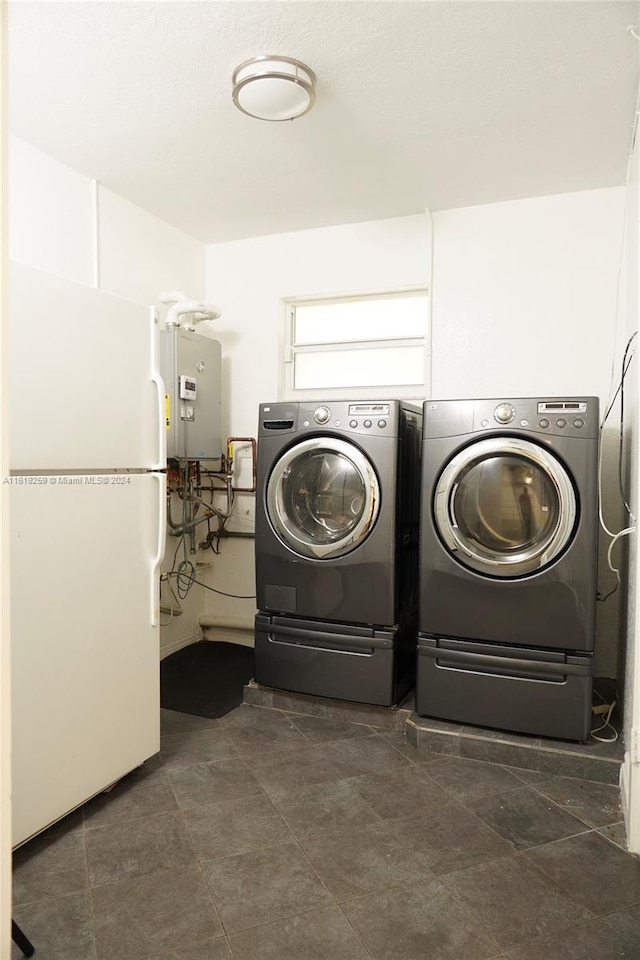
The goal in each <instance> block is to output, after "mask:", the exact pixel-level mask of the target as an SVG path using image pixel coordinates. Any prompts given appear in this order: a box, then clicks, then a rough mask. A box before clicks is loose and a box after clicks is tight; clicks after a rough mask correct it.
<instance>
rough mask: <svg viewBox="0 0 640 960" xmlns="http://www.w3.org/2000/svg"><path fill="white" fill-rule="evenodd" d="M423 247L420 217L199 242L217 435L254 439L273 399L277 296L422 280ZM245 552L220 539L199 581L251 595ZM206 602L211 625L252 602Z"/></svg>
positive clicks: (425, 229)
mask: <svg viewBox="0 0 640 960" xmlns="http://www.w3.org/2000/svg"><path fill="white" fill-rule="evenodd" d="M429 254H430V246H429V222H428V218H427V217H426V216H424V215H422V214H421V215H418V216H411V217H399V218H397V219H392V220H376V221H371V222H369V223H360V224H349V225H346V226H339V227H325V228H322V229H318V230H304V231H299V232H295V233H283V234H278V235H276V236H269V237H257V238H254V239H251V240H243V241H234V242H233V243H223V244H216V245H215V246H210V247H208V248H207V299H208V300H211V301H213V302H214V303H217V304H219V306H220V307H221V308H222V317H221V319H220V320H218V321H217V322H216V325H215V336H216V337H217V339H219V340H220V341H221V342H222V352H223V401H222V408H223V415H224V416H225V424H224V427H223V433H225V435H226V436H229V435H235V436H253V437H255V436H256V431H257V420H258V404H259V403H261V402H266V401H268V400H275V399H276V398H277V393H278V360H279V341H280V336H281V323H282V316H283V307H282V300H283V298H287V297H297V296H312V295H318V296H326V295H331V294H342V293H354V292H362V291H367V290H384V289H393V288H400V287H403V286H408V285H416V284H422V285H427V284H428V279H429V263H430V255H429ZM243 509H249V510H251V515H253V500H252V498H248V497H244V498H242V499H241V506H240V511H242V510H243ZM236 526H237V529H247V525H246V524H242V525H238V524H237V523H236ZM253 550H254V547H253V542H252V541H231V540H230V541H223V544H222V555H221V557H220V558H218V559H217V560H216V561H215V569H214V571H213V574H212V576H211V577H209V583H211V584H212V585H213V586H214V587H217V588H218V589H220V590H224V591H226V592H230V593H236V594H252V593H255V583H254V573H253ZM206 609H207V614H208V616H209V617H210V618H211V620H212V622H214V621H216V620H217V621H220V622H222V623H228V622H239V623H241V624H243V625H244V626H245V628H246V630H247V631H250V630H251V628H252V625H253V616H254V613H255V603H254V602H253V601H248V600H247V601H245V600H233V599H230V598H228V597H224V596H215V595H213V594H211V595H207V607H206Z"/></svg>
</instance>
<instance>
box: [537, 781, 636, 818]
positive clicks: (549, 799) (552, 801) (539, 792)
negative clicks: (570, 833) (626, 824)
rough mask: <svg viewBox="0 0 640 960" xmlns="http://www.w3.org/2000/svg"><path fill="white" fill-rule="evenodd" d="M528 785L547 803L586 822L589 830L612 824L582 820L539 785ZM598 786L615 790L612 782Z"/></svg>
mask: <svg viewBox="0 0 640 960" xmlns="http://www.w3.org/2000/svg"><path fill="white" fill-rule="evenodd" d="M581 782H585V783H593V782H597V781H581ZM530 786H531V789H532V790H534V791H535V792H536V793H538V794H540V796H541V797H544V798H545V800H548V801H549V803H552V804H554V806H556V807H558V809H559V810H563V811H564V812H565V813H568V814H569V815H570V816H572V817H575V819H576V820H579V821H580V822H581V823H584V824H586V825H587V826H588V827H589V829H591V830H598V829H600V827H609V826H611V825H612V824H611V823H602V824H600V825H599V826H596V825H595V824H592V823H589V822H588V821H587V820H583V818H582V817H580V816H579V815H578V814H577V813H574V812H573V810H567V808H566V807H565V806H563V804H561V803H558V801H557V800H555V799H554V798H553V797H549V796H548V795H547V794H546V793H544V792H543V791H542V790H541V789H540V787H539V785H537V784H535V783H532V784H531V785H530ZM599 786H602V787H605V786H611V787H612V789H614V790H615V787H614V786H613V784H605V783H602V784H599ZM619 794H620V791H619V790H618V795H619ZM620 812H621V813H622V810H621V811H620ZM612 823H620V821H619V820H614V821H612Z"/></svg>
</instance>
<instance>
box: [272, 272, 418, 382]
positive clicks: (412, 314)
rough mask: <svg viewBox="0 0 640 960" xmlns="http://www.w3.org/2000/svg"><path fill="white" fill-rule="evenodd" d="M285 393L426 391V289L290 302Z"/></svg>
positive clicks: (282, 378) (282, 380)
mask: <svg viewBox="0 0 640 960" xmlns="http://www.w3.org/2000/svg"><path fill="white" fill-rule="evenodd" d="M285 307H286V337H285V350H284V363H283V374H282V377H281V396H282V398H283V399H293V398H300V399H305V398H307V399H312V398H316V397H318V398H320V397H322V396H323V394H325V393H326V394H327V395H329V394H332V395H333V396H336V395H340V394H342V395H343V396H346V395H347V394H348V395H349V397H361V396H362V397H364V396H367V395H371V394H372V393H375V395H376V397H424V396H426V395H427V392H428V383H427V380H428V377H427V371H428V362H427V361H428V353H429V351H428V310H427V293H426V290H424V289H420V290H404V291H402V292H398V293H380V294H367V295H362V296H350V297H342V298H332V299H326V300H288V301H285Z"/></svg>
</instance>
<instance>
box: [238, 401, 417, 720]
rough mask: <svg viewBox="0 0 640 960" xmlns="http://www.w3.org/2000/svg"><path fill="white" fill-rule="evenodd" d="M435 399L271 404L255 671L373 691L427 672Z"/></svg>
mask: <svg viewBox="0 0 640 960" xmlns="http://www.w3.org/2000/svg"><path fill="white" fill-rule="evenodd" d="M421 421H422V411H421V409H420V408H419V407H414V406H412V405H410V404H407V403H404V402H401V401H398V400H383V401H373V402H361V401H358V402H349V401H346V400H336V401H324V400H323V401H321V402H312V401H309V402H302V401H299V402H288V403H269V404H262V405H261V406H260V410H259V427H258V454H257V489H258V493H257V497H256V541H255V545H256V593H257V606H258V610H259V612H258V615H257V616H256V622H255V627H256V631H255V679H256V681H257V682H259V683H262V684H265V685H267V686H271V687H279V688H282V689H285V690H292V691H297V692H301V693H310V694H316V695H318V696H324V697H332V698H338V699H346V700H354V701H358V702H364V703H375V704H381V705H387V706H389V705H391V704H394V703H397V702H398V701H399V700H400V699H401V698H402V697H403V696H404V694H405V693H406V692H407V691H408V690H409V689H410V688H411V687H412V686H413V685H414V682H415V648H416V633H417V605H418V604H417V569H418V516H419V483H420V475H419V458H420V444H421Z"/></svg>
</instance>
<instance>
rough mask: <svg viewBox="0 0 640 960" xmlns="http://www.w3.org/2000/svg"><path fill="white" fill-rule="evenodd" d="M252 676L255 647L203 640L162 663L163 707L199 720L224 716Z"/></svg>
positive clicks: (179, 651)
mask: <svg viewBox="0 0 640 960" xmlns="http://www.w3.org/2000/svg"><path fill="white" fill-rule="evenodd" d="M252 677H253V647H244V646H241V645H240V644H238V643H224V642H217V641H211V640H202V641H199V642H197V643H191V644H190V645H189V646H188V647H183V648H182V650H176V652H175V653H172V654H171V655H170V656H168V657H165V659H164V660H162V661H161V663H160V705H161V706H163V707H165V708H166V709H167V710H177V711H178V712H180V713H192V714H194V715H195V716H197V717H223V716H224V715H225V713H229V711H230V710H233V708H234V707H237V706H238V704H239V703H242V695H243V689H244V685H245V683H248V681H249V680H251V678H252Z"/></svg>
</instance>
